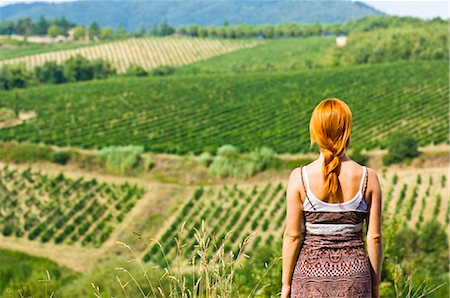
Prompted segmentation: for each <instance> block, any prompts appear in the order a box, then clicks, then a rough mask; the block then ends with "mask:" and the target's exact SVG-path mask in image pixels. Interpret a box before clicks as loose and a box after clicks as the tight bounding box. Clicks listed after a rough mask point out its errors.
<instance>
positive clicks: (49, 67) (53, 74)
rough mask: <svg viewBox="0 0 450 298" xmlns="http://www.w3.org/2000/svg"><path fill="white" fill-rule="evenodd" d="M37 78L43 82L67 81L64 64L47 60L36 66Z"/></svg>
mask: <svg viewBox="0 0 450 298" xmlns="http://www.w3.org/2000/svg"><path fill="white" fill-rule="evenodd" d="M34 72H35V75H36V78H37V80H38V81H39V82H41V83H50V84H59V83H64V82H66V80H67V79H66V77H65V76H64V71H63V66H62V65H59V64H56V62H54V61H45V63H44V64H43V65H42V66H36V67H35V68H34Z"/></svg>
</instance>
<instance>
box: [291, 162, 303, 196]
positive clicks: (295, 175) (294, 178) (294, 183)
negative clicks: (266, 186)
mask: <svg viewBox="0 0 450 298" xmlns="http://www.w3.org/2000/svg"><path fill="white" fill-rule="evenodd" d="M301 169H302V167H301V166H298V167H296V168H294V169H292V170H291V172H290V174H289V182H288V184H289V187H291V188H293V189H296V190H297V191H298V192H299V193H300V194H301V196H300V197H301V198H300V200H301V201H303V199H302V197H303V193H304V190H303V185H302V178H303V177H302V173H301Z"/></svg>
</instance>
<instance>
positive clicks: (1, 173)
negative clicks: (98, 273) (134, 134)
mask: <svg viewBox="0 0 450 298" xmlns="http://www.w3.org/2000/svg"><path fill="white" fill-rule="evenodd" d="M143 194H144V189H142V188H140V187H137V186H135V185H130V184H128V183H123V184H120V185H119V184H107V183H104V182H103V183H99V182H97V181H96V180H95V179H91V180H85V179H83V178H79V179H76V180H74V179H69V178H67V177H65V176H64V175H63V174H62V173H60V174H59V175H58V176H56V177H51V176H48V175H46V174H43V173H41V172H39V171H31V169H30V168H28V169H26V170H18V169H10V168H9V167H8V165H5V166H4V167H3V168H2V169H0V206H1V207H0V232H1V233H2V234H3V236H6V237H9V236H15V237H26V238H28V240H37V241H41V242H43V243H46V242H49V241H52V242H54V243H56V244H60V243H66V244H81V245H82V246H85V245H90V246H96V247H97V246H100V245H101V244H102V243H103V242H105V241H106V240H107V239H108V237H109V236H110V234H111V233H112V232H113V230H114V227H115V226H116V225H117V224H118V223H120V222H121V221H122V220H123V218H124V217H125V216H126V215H127V213H128V212H129V211H130V210H131V208H133V207H134V205H135V204H136V202H137V201H138V200H139V199H140V198H141V197H142V196H143Z"/></svg>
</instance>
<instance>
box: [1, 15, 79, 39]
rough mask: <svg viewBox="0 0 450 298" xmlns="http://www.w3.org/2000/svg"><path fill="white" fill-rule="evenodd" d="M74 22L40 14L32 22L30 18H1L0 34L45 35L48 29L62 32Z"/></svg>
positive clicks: (73, 25)
mask: <svg viewBox="0 0 450 298" xmlns="http://www.w3.org/2000/svg"><path fill="white" fill-rule="evenodd" d="M75 26H76V24H75V23H72V22H69V21H68V20H67V19H66V18H64V17H61V18H60V19H46V18H45V17H44V16H41V17H40V18H39V20H38V21H36V22H33V21H32V20H31V19H30V18H21V19H17V20H3V21H1V22H0V34H2V35H11V34H19V35H46V34H48V32H49V30H50V31H55V28H57V30H60V31H61V32H63V33H64V34H65V33H67V31H68V30H69V29H70V28H73V27H75Z"/></svg>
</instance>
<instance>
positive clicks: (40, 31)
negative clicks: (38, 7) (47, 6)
mask: <svg viewBox="0 0 450 298" xmlns="http://www.w3.org/2000/svg"><path fill="white" fill-rule="evenodd" d="M48 27H50V22H49V21H48V20H47V19H46V18H45V17H44V16H43V15H41V16H40V17H39V21H38V22H37V23H36V25H35V26H34V30H33V32H34V33H35V34H37V35H45V34H47V32H48Z"/></svg>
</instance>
